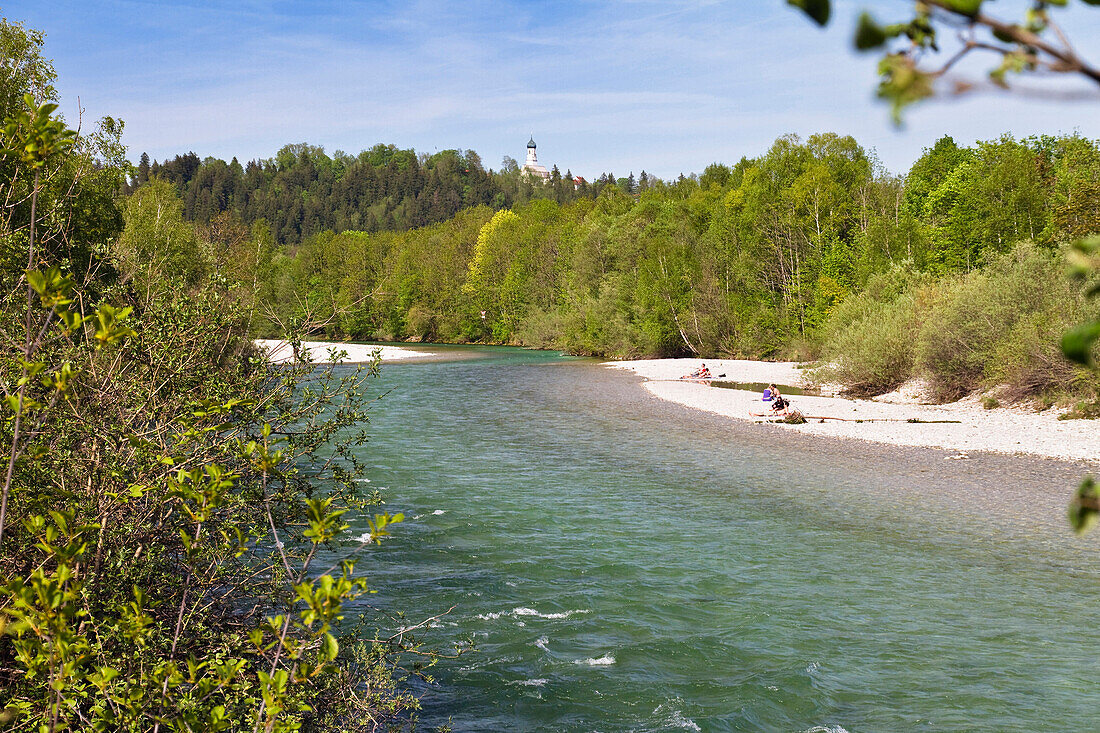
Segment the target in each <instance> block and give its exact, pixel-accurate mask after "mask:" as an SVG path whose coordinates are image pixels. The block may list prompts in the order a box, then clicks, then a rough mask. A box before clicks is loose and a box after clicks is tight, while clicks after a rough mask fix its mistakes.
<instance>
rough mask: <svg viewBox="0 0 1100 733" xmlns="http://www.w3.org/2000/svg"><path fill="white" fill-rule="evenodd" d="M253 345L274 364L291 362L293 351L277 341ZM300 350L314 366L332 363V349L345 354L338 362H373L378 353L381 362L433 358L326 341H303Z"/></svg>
mask: <svg viewBox="0 0 1100 733" xmlns="http://www.w3.org/2000/svg"><path fill="white" fill-rule="evenodd" d="M254 343H255V344H256V345H257V346H259V347H260V348H261V349H263V350H264V351H265V352H266V353H267V358H268V359H269V360H270V361H271V362H272V363H275V364H285V363H286V362H289V361H293V359H294V351H293V349H291V347H290V344H289V343H287V342H286V341H281V340H279V339H256V340H255V341H254ZM302 348H303V349H305V350H307V351H309V354H310V356H311V357H312V358H313V362H314V363H315V364H328V363H330V362H332V361H333V360H332V358H331V352H332V350H333V349H336V350H337V351H343V352H346V353H347V355H346V356H345V357H344V358H343V359H338V360H337V361H338V362H346V363H352V364H354V363H361V362H370V361H373V360H374V354H375V353H376V352H377V353H380V354H381V356H382V361H384V362H385V361H402V360H407V359H423V358H427V357H432V356H435V354H433V353H430V352H427V351H416V350H413V349H404V348H401V347H400V346H375V345H372V344H339V343H329V342H327V341H303V342H302Z"/></svg>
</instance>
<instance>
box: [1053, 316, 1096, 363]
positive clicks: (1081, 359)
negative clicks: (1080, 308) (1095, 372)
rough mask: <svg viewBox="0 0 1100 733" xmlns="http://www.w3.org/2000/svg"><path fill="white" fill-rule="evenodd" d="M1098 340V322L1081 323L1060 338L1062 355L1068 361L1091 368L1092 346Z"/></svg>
mask: <svg viewBox="0 0 1100 733" xmlns="http://www.w3.org/2000/svg"><path fill="white" fill-rule="evenodd" d="M1098 338H1100V321H1093V322H1091V323H1083V324H1081V325H1080V326H1077V327H1076V328H1072V329H1070V330H1069V331H1067V332H1066V333H1065V335H1064V336H1062V353H1063V354H1065V355H1066V358H1067V359H1069V360H1070V361H1075V362H1077V363H1078V364H1084V365H1085V366H1092V346H1093V344H1095V343H1096V340H1097V339H1098Z"/></svg>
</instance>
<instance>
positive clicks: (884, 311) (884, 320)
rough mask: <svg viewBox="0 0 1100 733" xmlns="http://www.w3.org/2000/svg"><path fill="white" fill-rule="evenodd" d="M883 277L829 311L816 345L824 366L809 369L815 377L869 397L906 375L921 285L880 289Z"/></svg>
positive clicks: (923, 289)
mask: <svg viewBox="0 0 1100 733" xmlns="http://www.w3.org/2000/svg"><path fill="white" fill-rule="evenodd" d="M891 274H892V275H894V277H895V278H896V277H897V275H898V273H896V272H895V273H891ZM884 279H885V278H883V280H884ZM905 279H909V280H911V279H913V278H912V276H907V277H905ZM883 280H879V281H878V282H872V283H871V284H870V286H869V288H868V290H867V291H865V292H864V293H861V294H860V295H858V296H856V297H853V298H851V299H849V300H847V301H845V302H844V303H843V304H842V305H841V306H840V307H839V308H838V309H837V311H836V312H835V313H834V314H833V317H832V318H831V319H830V321H829V325H828V329H827V331H826V336H825V341H824V344H823V346H822V359H823V360H824V361H825V363H826V365H827V366H825V367H823V368H821V369H818V370H817V371H816V372H815V373H814V377H815V379H818V380H820V381H826V382H833V383H838V384H842V385H844V388H845V390H846V391H847V392H849V393H851V394H856V395H862V396H869V395H876V394H882V393H884V392H889V391H891V390H893V389H895V388H896V387H898V386H899V385H901V384H902V383H903V382H905V381H907V380H908V379H910V378H911V377H912V375H913V365H914V361H915V353H914V348H913V334H914V333H916V332H918V331H919V330H920V327H921V321H922V320H923V318H924V317H925V312H924V310H925V308H926V307H927V306H926V304H925V303H924V299H925V298H926V297H927V294H926V286H923V287H921V286H910V287H909V288H907V289H906V290H905V291H904V292H901V293H898V292H890V291H889V290H886V292H883V290H884V288H883ZM876 291H877V292H876Z"/></svg>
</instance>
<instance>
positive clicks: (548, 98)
mask: <svg viewBox="0 0 1100 733" xmlns="http://www.w3.org/2000/svg"><path fill="white" fill-rule="evenodd" d="M1023 5H1024V4H1023V3H1022V2H1016V1H1014V0H1003V1H1001V2H996V3H990V4H989V10H990V12H991V13H993V14H996V15H1001V16H1005V17H1018V15H1019V11H1018V9H1019V8H1021V7H1023ZM1071 6H1073V7H1072V8H1071V9H1070V10H1069V11H1065V12H1060V13H1059V14H1058V17H1059V18H1061V19H1062V20H1063V24H1064V26H1065V27H1066V29H1067V31H1068V33H1069V35H1070V36H1071V37H1072V38H1073V39H1074V41H1075V43H1076V45H1077V48H1078V51H1079V52H1080V53H1081V54H1082V56H1084V57H1085V58H1087V59H1089V60H1090V61H1092V62H1093V63H1095V64H1100V9H1089V8H1088V7H1087V6H1083V5H1082V4H1081V2H1080V0H1071ZM911 7H912V3H911V2H905V1H903V0H877V1H876V0H866V1H863V2H859V1H857V0H842V2H839V3H837V8H836V10H835V11H834V15H835V17H834V20H833V22H832V24H831V25H830V27H829V28H828V29H827V30H824V31H822V30H820V29H818V28H817V27H816V26H814V25H812V24H811V23H810V22H809V21H808V20H806V19H805V18H804V17H803V16H802V15H801V14H800V13H798V12H797V11H795V10H793V9H790V8H788V7H787V5H786V3H785V2H784V1H783V0H729V1H727V2H719V1H718V0H659V1H657V0H652V1H651V0H582V1H579V2H566V1H564V0H562V1H557V2H551V1H550V0H522V1H521V0H510V1H508V0H486V1H480V0H473V1H471V2H444V1H442V0H410V1H408V2H372V1H367V0H362V1H360V2H354V1H348V0H344V1H342V2H275V1H271V0H237V1H236V2H214V1H213V0H191V1H190V2H173V1H166V2H154V1H151V0H125V1H114V2H72V1H70V0H50V2H43V0H34V1H33V2H27V1H25V0H24V1H23V2H14V3H9V4H7V5H5V6H4V7H3V9H2V12H3V15H4V16H6V17H7V18H9V19H12V20H21V21H24V22H26V23H27V24H28V25H29V26H31V27H34V28H38V29H41V30H43V31H45V33H46V34H47V38H46V55H47V56H48V57H50V58H52V59H53V60H54V64H55V66H56V68H57V71H58V74H59V85H58V86H59V90H60V92H61V95H62V109H63V111H64V112H65V114H66V117H67V118H68V119H69V120H70V122H71V121H73V120H74V119H75V118H76V111H77V106H76V99H77V97H79V99H80V104H81V106H82V107H83V108H84V110H85V120H86V121H87V120H89V119H93V120H94V119H97V118H99V117H101V116H103V115H111V116H114V117H119V118H122V119H123V120H124V121H125V122H126V135H125V138H124V141H125V142H126V144H127V145H128V146H129V150H130V156H131V158H132V159H133V160H135V161H136V159H137V158H138V156H140V154H141V153H142V151H147V152H148V153H149V154H150V156H152V157H153V158H157V159H164V158H165V157H171V156H173V155H175V154H177V153H183V152H187V151H188V150H193V151H195V152H196V153H198V154H199V155H200V156H203V157H205V156H208V155H212V156H215V157H220V158H225V159H228V158H230V157H232V156H234V155H236V156H237V157H238V158H240V159H241V160H242V161H244V160H248V159H252V158H265V157H271V156H273V155H274V153H275V152H276V151H277V150H278V149H279V148H280V147H282V146H283V145H284V144H286V143H293V142H309V143H312V144H315V145H321V146H323V147H324V148H325V149H326V150H327V151H329V152H332V151H335V150H344V151H346V152H349V153H357V152H359V151H360V150H362V149H364V148H368V147H370V146H372V145H374V144H375V143H378V142H385V143H394V144H396V145H398V146H400V147H413V148H416V149H417V150H418V151H421V152H433V151H435V150H441V149H446V148H464V149H473V150H476V151H477V152H478V153H479V154H480V155H481V157H482V160H483V161H484V163H485V165H486V166H487V167H494V168H498V167H499V166H500V161H501V159H502V157H503V156H505V155H510V156H512V157H514V158H518V159H520V160H521V161H522V157H523V154H524V146H525V144H526V142H527V138H528V135H531V134H534V137H535V140H536V141H537V142H538V146H539V148H538V150H539V160H540V162H542V163H544V164H546V165H547V166H550V165H553V164H555V163H556V164H557V165H558V166H560V167H561V169H562V171H565V169H567V168H569V169H571V170H572V171H573V172H574V173H576V174H579V175H585V176H589V177H591V176H594V175H598V174H599V173H600V172H603V171H613V172H614V173H616V174H617V175H626V174H627V173H628V172H630V171H633V172H634V173H635V174H637V173H639V172H640V171H641V170H642V169H645V170H647V171H649V172H650V173H654V174H656V175H659V176H661V177H665V178H668V177H674V176H676V175H678V174H679V173H681V172H683V173H685V174H686V173H691V172H701V171H702V170H703V168H704V167H706V166H707V165H708V164H710V163H712V162H714V161H720V162H726V163H733V162H736V161H737V160H738V159H739V158H740V157H741V156H742V155H748V156H755V155H759V154H761V153H763V152H764V151H766V150H767V148H768V147H769V145H770V144H771V142H772V141H773V140H774V139H775V138H776V137H777V136H779V135H782V134H785V133H792V132H793V133H797V134H800V135H802V136H806V135H808V134H812V133H814V132H820V131H834V132H839V133H842V134H851V135H853V136H855V138H856V139H857V140H858V141H859V142H860V143H861V144H863V145H864V147H867V148H874V149H875V150H876V152H877V154H878V156H879V157H880V159H881V160H882V161H883V162H884V163H885V165H886V166H887V167H888V168H889V169H890V170H893V171H904V170H906V169H907V168H908V166H909V165H910V164H911V163H912V161H913V160H914V159H915V158H916V157H917V156H919V155H920V152H921V150H922V149H923V148H924V147H927V146H929V145H931V144H932V142H934V140H935V139H936V138H938V137H939V136H940V135H943V134H951V135H953V136H955V138H956V139H957V140H959V141H961V142H968V143H969V142H972V141H974V140H976V139H990V138H994V137H998V136H999V135H1001V134H1002V133H1005V132H1011V133H1013V134H1015V135H1017V136H1023V135H1030V134H1036V133H1059V132H1067V133H1068V132H1074V131H1077V132H1080V133H1081V134H1083V135H1085V136H1087V137H1091V138H1100V92H1098V91H1097V90H1095V89H1093V88H1090V87H1088V86H1087V85H1085V84H1084V83H1080V84H1071V85H1069V86H1071V87H1072V88H1073V89H1076V90H1078V91H1082V90H1083V91H1085V92H1087V93H1088V94H1089V95H1091V98H1090V99H1087V100H1078V101H1071V102H1067V101H1065V100H1064V99H1059V100H1049V99H1043V98H1038V97H1035V96H1020V95H1006V94H1003V93H994V92H986V93H980V94H976V95H973V96H969V97H967V98H965V99H963V100H961V101H960V100H955V99H948V100H945V101H937V102H933V103H930V104H924V105H921V106H919V107H917V108H915V109H913V110H912V111H911V112H909V113H908V114H907V118H906V125H905V126H904V127H903V128H902V129H897V128H895V127H894V126H893V125H892V124H891V123H890V121H889V115H888V110H887V108H886V106H885V105H883V104H881V103H878V102H876V101H875V100H874V86H875V73H874V68H875V64H876V57H875V55H874V54H871V55H858V54H856V53H855V52H854V51H852V50H850V49H851V44H850V37H851V34H852V29H853V27H854V23H855V17H856V15H857V13H858V11H859V9H861V8H869V9H871V10H872V11H874V12H875V13H876V15H877V16H878V17H879V18H881V19H882V20H896V19H900V18H901V17H903V15H904V12H905V10H906V9H908V8H911ZM1014 13H1015V14H1016V15H1015V16H1014V15H1013V14H1014ZM982 68H983V67H982V66H980V65H979V66H977V67H972V68H969V69H964V70H963V71H964V73H967V74H969V75H970V76H971V77H980V73H981V69H982ZM1033 84H1034V83H1033Z"/></svg>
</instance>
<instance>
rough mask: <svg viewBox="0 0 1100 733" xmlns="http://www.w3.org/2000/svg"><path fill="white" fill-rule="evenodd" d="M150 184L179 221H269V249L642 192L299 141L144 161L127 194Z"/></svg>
mask: <svg viewBox="0 0 1100 733" xmlns="http://www.w3.org/2000/svg"><path fill="white" fill-rule="evenodd" d="M152 180H163V181H167V182H168V183H170V184H171V185H172V186H173V187H174V189H175V193H176V196H177V197H178V198H179V199H180V200H181V201H182V203H183V209H182V211H183V215H184V217H185V218H187V219H189V220H191V221H193V222H196V223H199V224H209V223H210V222H211V221H213V220H214V219H216V218H217V217H218V216H219V215H221V214H229V215H230V216H231V217H232V218H234V219H236V220H239V221H240V222H243V223H244V224H245V225H246V226H251V225H253V224H254V223H256V222H258V221H261V220H263V221H265V222H267V226H268V227H270V229H271V232H272V235H273V236H274V238H275V240H276V242H278V243H280V244H297V243H299V242H301V241H302V240H303V239H306V238H308V237H310V236H313V235H315V234H318V233H320V232H323V231H326V230H329V231H337V232H339V231H345V230H354V231H364V232H377V231H405V230H408V229H415V228H419V227H423V226H427V225H430V224H435V223H439V222H442V221H447V220H448V219H451V218H452V217H454V216H455V215H456V214H457V213H458V212H459V211H461V210H463V209H467V208H472V207H475V206H491V207H493V208H498V209H499V208H506V207H511V206H514V205H516V204H520V203H523V202H526V201H528V200H531V199H533V198H548V199H551V200H554V201H556V202H557V203H560V204H564V203H568V202H571V201H574V200H576V199H577V198H585V197H588V198H591V197H594V196H597V195H599V192H600V191H601V190H602V189H603V188H604V187H606V186H608V185H615V186H619V187H621V188H622V189H623V190H625V191H627V192H628V193H637V192H638V191H642V190H645V189H646V188H647V186H648V177H647V174H646V173H645V171H643V172H642V176H641V179H640V181H638V182H636V181H635V180H634V174H633V173H631V174H630V175H629V176H628V177H627V178H621V179H616V178H615V177H614V175H613V174H607V173H605V174H603V175H601V176H600V177H599V179H597V180H596V181H594V182H593V183H592V184H591V185H590V184H589V183H588V182H587V181H581V182H580V183H579V184H578V183H576V182H575V179H574V176H573V174H572V171H566V172H565V173H564V174H563V173H562V172H561V171H560V170H559V169H558V167H557V166H554V167H553V169H552V170H551V173H550V180H549V181H547V182H546V184H545V185H544V184H542V183H541V182H538V183H536V182H535V181H533V180H532V179H531V178H530V177H529V176H528V175H527V174H524V173H523V172H522V170H521V169H520V168H519V165H518V164H517V163H516V161H515V160H513V159H511V158H505V160H504V163H503V166H502V167H501V170H499V171H493V170H492V169H489V170H486V169H485V168H484V166H483V165H482V162H481V158H480V157H479V156H478V154H477V153H476V152H474V151H473V150H466V151H462V150H443V151H441V152H438V153H435V154H432V155H422V154H421V155H418V154H417V153H416V151H414V150H402V149H398V148H397V147H395V146H393V145H383V144H378V145H375V146H374V147H372V148H371V149H369V150H364V151H363V152H361V153H360V154H359V155H357V156H352V155H348V154H346V153H343V152H341V151H337V152H336V153H335V154H334V155H332V156H331V157H330V156H329V155H327V154H326V153H325V151H324V150H323V149H322V148H319V147H316V146H313V145H307V144H305V143H301V144H295V145H287V146H285V147H283V148H282V149H281V150H280V151H279V152H278V153H277V154H276V155H275V157H273V158H269V159H265V160H252V161H249V162H248V163H246V164H245V165H243V166H242V165H241V164H240V163H239V162H238V161H237V159H236V158H233V159H232V160H231V161H230V162H228V163H226V162H225V161H223V160H218V159H217V158H206V159H205V160H201V159H200V158H199V156H198V155H196V154H195V153H193V152H191V153H187V154H185V155H177V156H176V157H174V158H172V159H171V160H166V161H164V162H156V161H153V162H150V161H149V156H148V155H147V154H142V156H141V159H140V162H139V164H138V165H137V167H136V171H135V174H134V176H133V178H132V180H131V181H129V183H128V189H129V190H135V189H138V188H140V187H142V186H144V185H146V184H148V183H149V182H150V181H152Z"/></svg>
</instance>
